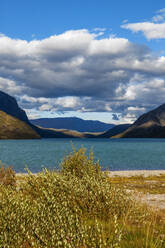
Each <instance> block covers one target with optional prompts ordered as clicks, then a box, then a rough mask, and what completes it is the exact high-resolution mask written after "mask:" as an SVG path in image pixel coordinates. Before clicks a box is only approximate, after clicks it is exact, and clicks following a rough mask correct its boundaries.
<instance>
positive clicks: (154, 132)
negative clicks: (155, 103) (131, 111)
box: [114, 104, 165, 138]
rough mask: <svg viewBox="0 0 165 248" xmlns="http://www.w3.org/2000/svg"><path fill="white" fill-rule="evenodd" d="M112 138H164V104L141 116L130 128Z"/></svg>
mask: <svg viewBox="0 0 165 248" xmlns="http://www.w3.org/2000/svg"><path fill="white" fill-rule="evenodd" d="M114 138H165V104H162V105H161V106H159V107H158V108H156V109H154V110H152V111H149V112H148V113H145V114H143V115H141V116H140V117H139V118H138V119H137V120H136V121H135V122H134V123H133V125H132V126H131V127H130V128H128V129H127V130H126V131H124V132H122V133H121V134H118V135H116V136H114Z"/></svg>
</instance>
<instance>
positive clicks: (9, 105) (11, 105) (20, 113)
mask: <svg viewBox="0 0 165 248" xmlns="http://www.w3.org/2000/svg"><path fill="white" fill-rule="evenodd" d="M0 110H2V111H3V112H5V113H7V114H9V115H11V116H13V117H16V118H18V119H19V120H21V121H25V122H28V118H27V115H26V113H25V111H24V110H23V109H21V108H20V107H19V106H18V103H17V101H16V99H15V98H14V97H12V96H10V95H8V94H6V93H4V92H2V91H0Z"/></svg>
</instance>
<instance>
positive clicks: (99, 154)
mask: <svg viewBox="0 0 165 248" xmlns="http://www.w3.org/2000/svg"><path fill="white" fill-rule="evenodd" d="M71 142H72V143H73V145H74V146H75V147H76V148H77V149H78V148H80V147H81V146H84V147H85V148H87V150H88V151H89V150H90V149H91V148H92V149H93V152H94V156H95V158H96V159H99V161H100V165H101V166H102V169H109V170H142V169H147V170H163V169H165V139H73V140H72V141H71V140H70V139H42V140H0V160H1V162H2V163H3V164H4V163H5V164H6V166H7V165H12V166H13V168H14V169H15V171H16V172H25V169H24V168H26V167H28V168H29V169H30V170H31V171H32V172H38V171H41V170H42V168H43V167H46V168H49V169H54V168H56V169H58V168H59V165H60V162H61V161H62V159H63V157H64V156H66V155H67V154H68V153H69V152H70V151H71V150H72V145H71Z"/></svg>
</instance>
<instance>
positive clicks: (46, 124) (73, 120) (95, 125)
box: [30, 117, 115, 133]
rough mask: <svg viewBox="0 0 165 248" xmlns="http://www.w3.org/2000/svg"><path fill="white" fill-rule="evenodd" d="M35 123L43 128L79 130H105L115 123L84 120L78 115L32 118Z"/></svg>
mask: <svg viewBox="0 0 165 248" xmlns="http://www.w3.org/2000/svg"><path fill="white" fill-rule="evenodd" d="M30 122H31V123H32V124H33V125H37V126H40V127H43V128H55V129H69V130H75V131H78V132H95V133H96V132H104V131H106V130H108V129H110V128H112V127H114V126H115V125H114V124H107V123H104V122H101V121H93V120H83V119H80V118H77V117H62V118H59V117H58V118H41V119H35V120H30Z"/></svg>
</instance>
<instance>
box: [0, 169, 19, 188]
mask: <svg viewBox="0 0 165 248" xmlns="http://www.w3.org/2000/svg"><path fill="white" fill-rule="evenodd" d="M0 184H3V185H5V186H9V185H10V186H15V185H16V175H15V171H14V170H13V169H12V167H7V168H5V167H4V166H3V165H2V166H1V168H0Z"/></svg>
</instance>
